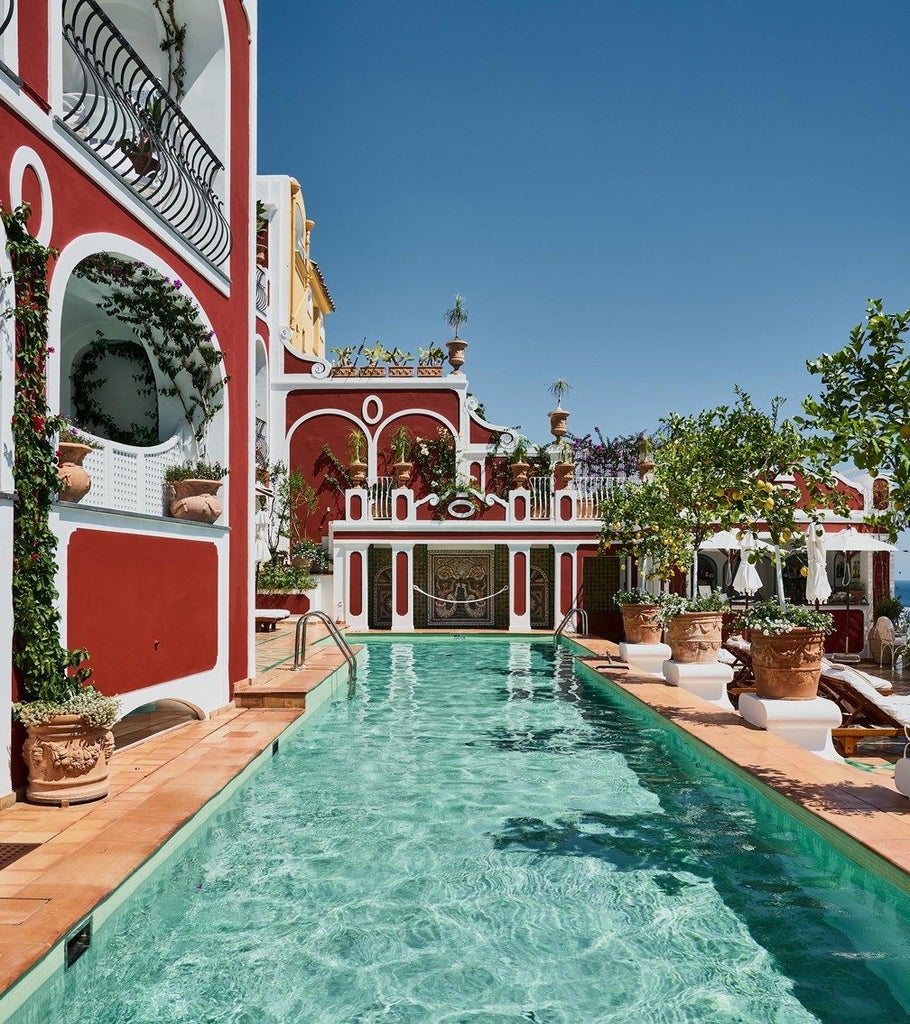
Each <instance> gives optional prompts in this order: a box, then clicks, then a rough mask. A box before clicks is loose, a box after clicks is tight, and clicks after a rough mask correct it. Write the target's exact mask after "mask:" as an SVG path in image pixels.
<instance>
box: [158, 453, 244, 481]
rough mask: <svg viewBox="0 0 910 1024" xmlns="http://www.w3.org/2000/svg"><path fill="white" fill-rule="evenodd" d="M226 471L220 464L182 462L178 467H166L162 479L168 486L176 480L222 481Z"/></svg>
mask: <svg viewBox="0 0 910 1024" xmlns="http://www.w3.org/2000/svg"><path fill="white" fill-rule="evenodd" d="M227 474H228V471H227V469H226V467H224V466H222V465H221V463H220V462H204V461H202V460H201V459H200V460H199V461H198V462H182V463H181V464H180V465H179V466H168V467H167V469H166V470H165V471H164V478H165V480H167V482H168V483H169V484H172V483H174V482H175V481H176V480H222V479H223V478H224V477H226V476H227Z"/></svg>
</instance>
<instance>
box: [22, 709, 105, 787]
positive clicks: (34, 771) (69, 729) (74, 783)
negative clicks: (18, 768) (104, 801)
mask: <svg viewBox="0 0 910 1024" xmlns="http://www.w3.org/2000/svg"><path fill="white" fill-rule="evenodd" d="M113 753H114V735H113V733H112V732H111V731H110V729H107V728H100V729H99V728H97V727H95V726H90V725H89V724H88V723H87V722H86V720H85V718H84V717H83V716H82V715H56V716H55V717H54V718H53V719H51V721H50V722H47V723H46V724H45V725H32V726H29V727H28V739H27V740H26V741H25V744H24V746H23V747H22V754H23V757H24V758H25V763H26V765H27V766H28V790H27V791H26V796H27V798H28V799H29V800H30V801H31V802H32V803H35V804H56V805H59V804H62V803H71V804H76V803H85V802H86V801H88V800H100V799H101V798H102V797H105V796H107V791H108V779H107V763H108V760H109V759H110V756H111V754H113Z"/></svg>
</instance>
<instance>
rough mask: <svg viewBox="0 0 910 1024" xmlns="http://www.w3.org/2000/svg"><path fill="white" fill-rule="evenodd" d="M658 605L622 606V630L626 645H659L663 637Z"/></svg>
mask: <svg viewBox="0 0 910 1024" xmlns="http://www.w3.org/2000/svg"><path fill="white" fill-rule="evenodd" d="M659 612H660V605H657V604H624V605H623V606H622V628H623V632H624V633H625V635H626V643H630V644H659V643H660V640H661V637H662V636H663V627H662V626H661V624H660V620H659V618H658V613H659Z"/></svg>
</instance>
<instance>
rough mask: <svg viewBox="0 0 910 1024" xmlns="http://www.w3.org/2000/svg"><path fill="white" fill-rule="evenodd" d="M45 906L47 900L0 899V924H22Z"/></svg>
mask: <svg viewBox="0 0 910 1024" xmlns="http://www.w3.org/2000/svg"><path fill="white" fill-rule="evenodd" d="M46 904H47V900H38V899H23V898H22V897H9V898H3V897H0V924H22V923H23V921H25V920H27V919H28V918H29V917H31V915H32V914H34V913H35V911H36V910H39V909H40V908H41V907H43V906H45V905H46Z"/></svg>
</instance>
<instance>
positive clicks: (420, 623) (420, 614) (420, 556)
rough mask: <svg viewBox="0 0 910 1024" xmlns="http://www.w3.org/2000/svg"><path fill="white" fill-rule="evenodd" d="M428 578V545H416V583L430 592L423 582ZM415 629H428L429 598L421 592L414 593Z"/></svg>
mask: <svg viewBox="0 0 910 1024" xmlns="http://www.w3.org/2000/svg"><path fill="white" fill-rule="evenodd" d="M426 578H427V546H426V544H415V545H414V582H415V583H416V584H417V586H418V587H420V588H422V589H423V590H426V591H428V592H429V588H428V587H427V586H426V584H425V583H424V582H422V581H424V580H426ZM414 628H415V629H426V628H427V598H426V597H425V596H424V595H423V594H421V593H420V592H419V591H417V590H415V591H414Z"/></svg>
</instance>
